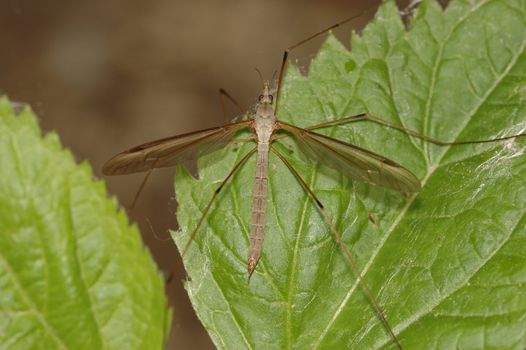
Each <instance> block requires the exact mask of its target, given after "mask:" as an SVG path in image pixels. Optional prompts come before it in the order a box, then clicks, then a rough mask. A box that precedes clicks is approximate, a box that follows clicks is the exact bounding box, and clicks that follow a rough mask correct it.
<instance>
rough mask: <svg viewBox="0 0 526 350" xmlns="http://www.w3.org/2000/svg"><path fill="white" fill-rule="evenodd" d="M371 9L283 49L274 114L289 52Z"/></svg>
mask: <svg viewBox="0 0 526 350" xmlns="http://www.w3.org/2000/svg"><path fill="white" fill-rule="evenodd" d="M373 10H376V7H374V8H370V9H368V10H366V11H362V12H361V13H359V14H357V15H353V16H351V17H349V18H346V19H344V20H343V21H341V22H338V23H336V24H333V25H332V26H330V27H327V28H325V29H323V30H320V31H319V32H316V33H314V34H312V35H311V36H309V37H307V38H305V39H303V40H301V41H299V42H297V43H296V44H294V45H292V46H289V47H287V48H286V49H285V51H284V52H283V60H282V61H281V67H280V68H279V76H278V85H277V91H276V96H275V99H274V100H275V101H276V102H275V105H274V114H276V112H277V110H278V102H279V93H280V90H281V81H282V80H283V74H284V72H285V66H286V64H287V59H288V57H289V53H290V52H291V51H292V50H294V49H295V48H297V47H298V46H301V45H303V44H305V43H306V42H308V41H310V40H312V39H314V38H316V37H318V36H320V35H322V34H323V33H327V32H328V31H330V30H332V29H335V28H338V27H339V26H341V25H343V24H345V23H347V22H349V21H351V20H353V19H355V18H358V17H361V16H363V15H364V14H366V13H368V12H372V11H373Z"/></svg>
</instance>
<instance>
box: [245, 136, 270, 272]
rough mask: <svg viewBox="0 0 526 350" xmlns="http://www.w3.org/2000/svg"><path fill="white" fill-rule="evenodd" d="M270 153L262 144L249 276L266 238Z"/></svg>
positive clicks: (252, 227) (256, 181) (256, 187)
mask: <svg viewBox="0 0 526 350" xmlns="http://www.w3.org/2000/svg"><path fill="white" fill-rule="evenodd" d="M268 152H269V144H268V143H260V144H259V145H258V156H257V163H256V179H255V181H254V192H253V194H252V222H251V230H250V247H249V249H248V274H249V276H251V275H252V273H253V272H254V269H255V268H256V265H257V263H258V260H259V257H260V256H261V248H262V246H263V238H264V236H265V213H266V209H267V188H268Z"/></svg>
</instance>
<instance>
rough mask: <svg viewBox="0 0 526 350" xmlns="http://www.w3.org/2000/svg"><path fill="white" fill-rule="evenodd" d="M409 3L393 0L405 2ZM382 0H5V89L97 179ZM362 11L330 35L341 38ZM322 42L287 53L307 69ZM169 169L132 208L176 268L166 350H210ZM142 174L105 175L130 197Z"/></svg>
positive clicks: (239, 95) (216, 118)
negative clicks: (189, 286)
mask: <svg viewBox="0 0 526 350" xmlns="http://www.w3.org/2000/svg"><path fill="white" fill-rule="evenodd" d="M408 2H409V1H399V2H398V3H399V5H400V7H404V6H406V5H407V4H408ZM379 3H380V1H379V0H378V1H322V0H309V1H278V0H266V1H235V0H230V1H213V0H204V1H183V0H158V1H149V2H147V1H131V0H127V1H124V0H116V1H104V0H92V1H65V0H64V1H60V0H55V1H54V0H49V1H37V0H0V52H1V54H0V94H7V95H8V96H9V97H10V98H11V99H12V100H16V101H23V102H26V103H29V104H30V105H31V106H32V107H33V109H34V110H35V111H36V112H37V114H38V116H39V118H40V124H41V127H42V128H43V129H44V131H50V130H56V131H57V132H58V133H59V135H60V137H61V140H62V143H63V144H64V145H65V146H66V147H68V148H70V149H71V150H72V151H73V152H74V154H75V155H76V158H77V160H78V161H82V160H88V161H89V162H90V163H91V164H92V166H93V169H94V172H95V174H96V175H97V176H99V177H102V176H101V172H100V169H101V167H102V164H103V163H104V161H105V160H107V159H108V158H110V157H111V156H112V155H114V154H115V153H117V152H120V151H122V150H124V149H126V148H129V147H131V146H135V145H137V144H140V143H143V142H145V141H151V140H154V139H157V138H161V137H165V136H170V135H174V134H179V133H184V132H189V131H193V130H196V129H200V128H205V127H211V126H216V125H220V124H224V123H226V122H228V121H229V119H230V118H231V117H232V116H234V114H235V113H236V112H237V111H236V109H235V108H233V107H232V106H230V107H229V111H230V112H231V113H230V116H229V117H225V116H224V115H223V112H222V109H221V105H220V103H219V97H218V93H217V91H218V89H219V88H220V87H222V88H225V89H226V90H227V91H229V92H230V93H231V94H232V95H233V96H235V97H236V99H237V100H239V101H240V102H241V103H242V104H243V105H245V106H247V107H249V106H250V105H251V104H253V103H254V99H255V98H256V96H257V95H258V94H259V89H260V88H261V81H260V78H259V77H258V75H257V74H256V72H255V71H254V68H255V67H257V68H259V69H260V70H261V72H262V73H263V75H264V76H265V77H266V78H270V77H272V74H273V72H274V71H275V70H277V69H279V65H280V63H281V56H282V53H283V50H284V49H285V48H286V47H287V46H290V45H292V44H294V43H296V42H297V41H299V40H301V39H303V38H305V37H306V36H308V35H310V34H312V33H313V32H315V31H318V30H321V29H323V28H325V27H327V26H329V25H332V24H334V23H336V22H338V21H340V20H342V19H344V18H346V17H349V16H351V15H353V14H359V13H361V12H362V11H364V10H366V9H370V8H373V7H376V6H378V4H379ZM371 17H372V13H367V14H364V15H363V16H361V17H360V18H358V19H357V20H355V21H353V22H351V23H350V24H348V25H345V26H344V27H342V28H340V29H338V30H336V32H335V34H336V35H337V36H338V37H339V38H340V39H341V40H342V41H343V42H344V43H345V44H346V45H348V40H349V33H350V32H351V30H352V29H353V28H354V29H357V30H360V29H361V28H363V26H364V25H365V23H366V22H367V21H368V20H369V19H370V18H371ZM321 42H322V39H318V40H314V41H313V42H311V43H309V44H307V45H304V46H303V47H301V48H300V49H299V50H297V51H294V53H293V54H292V60H293V61H296V60H297V62H298V63H299V65H300V66H301V67H303V68H305V67H306V66H307V65H308V63H309V61H310V60H311V59H312V57H313V56H314V54H315V53H316V51H317V50H318V48H319V45H320V43H321ZM173 173H174V172H173V169H172V170H170V169H168V170H159V171H156V172H154V173H153V175H152V177H151V178H150V181H149V183H148V184H147V186H146V188H145V190H144V192H143V193H142V195H141V198H140V200H139V203H138V205H137V207H136V209H135V210H134V212H133V213H131V220H133V221H135V222H137V223H138V225H139V226H140V228H141V232H142V234H143V238H144V242H145V244H146V245H148V246H149V248H150V250H151V252H152V255H153V256H154V258H155V260H156V262H157V264H158V265H159V268H160V269H162V270H164V271H169V270H171V269H173V268H174V267H176V277H175V283H173V285H172V286H171V288H170V289H169V290H168V294H169V297H170V300H171V303H172V305H173V307H174V321H173V329H172V333H171V336H170V340H169V344H168V348H169V349H190V348H191V349H213V348H214V347H213V345H212V343H211V341H210V339H209V337H208V335H207V334H206V332H205V330H204V329H203V327H202V326H201V325H200V323H199V321H198V320H197V319H196V317H195V315H194V312H193V310H192V308H191V306H190V303H189V301H188V297H187V295H186V293H185V291H184V289H183V288H182V285H181V283H180V280H181V279H183V278H184V271H183V268H182V264H181V261H180V257H179V253H178V252H177V250H176V248H175V246H174V244H173V243H172V242H171V241H170V240H169V235H168V233H167V230H168V229H176V228H177V222H176V219H175V215H174V213H175V209H176V204H175V199H174V191H173ZM141 179H142V175H130V176H121V177H115V178H106V179H105V180H106V181H107V184H108V190H109V192H110V194H111V195H116V196H117V197H118V198H119V200H120V202H121V203H122V204H123V205H124V206H128V205H130V204H131V202H132V199H133V196H134V194H135V192H136V190H137V188H138V186H139V184H140V182H141Z"/></svg>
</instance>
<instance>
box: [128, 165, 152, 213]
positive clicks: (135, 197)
mask: <svg viewBox="0 0 526 350" xmlns="http://www.w3.org/2000/svg"><path fill="white" fill-rule="evenodd" d="M152 171H153V167H152V169H150V170H148V172H147V173H146V175H145V176H144V179H143V180H142V182H141V185H140V186H139V189H138V190H137V192H136V193H135V196H134V197H133V202H132V204H131V205H130V211H132V212H133V209H135V204H137V200H138V199H139V196H140V194H141V192H142V190H143V189H144V186H145V185H146V182H147V181H148V179H149V178H150V175H151V174H152Z"/></svg>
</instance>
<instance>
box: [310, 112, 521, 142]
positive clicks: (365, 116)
mask: <svg viewBox="0 0 526 350" xmlns="http://www.w3.org/2000/svg"><path fill="white" fill-rule="evenodd" d="M363 120H370V121H373V122H375V123H378V124H381V125H384V126H387V127H389V128H393V129H396V130H400V131H403V132H405V133H408V134H409V135H411V136H414V137H417V138H419V139H422V140H424V141H427V142H431V143H434V144H436V145H439V146H451V145H469V144H477V143H488V142H498V141H505V140H509V139H513V138H515V137H523V136H526V133H521V134H517V135H511V136H504V137H498V138H495V139H489V140H470V141H453V142H448V141H441V140H437V139H435V138H432V137H429V136H426V135H423V134H421V133H419V132H418V131H414V130H411V129H408V128H405V127H403V126H400V125H396V124H393V123H391V122H390V121H387V120H385V119H383V118H380V117H376V116H374V115H371V114H368V113H362V114H357V115H353V116H350V117H345V118H341V119H337V120H332V121H330V122H325V123H321V124H316V125H312V126H309V127H307V128H305V129H307V130H314V129H319V128H324V127H327V126H333V125H338V124H343V123H347V122H355V121H363Z"/></svg>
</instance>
